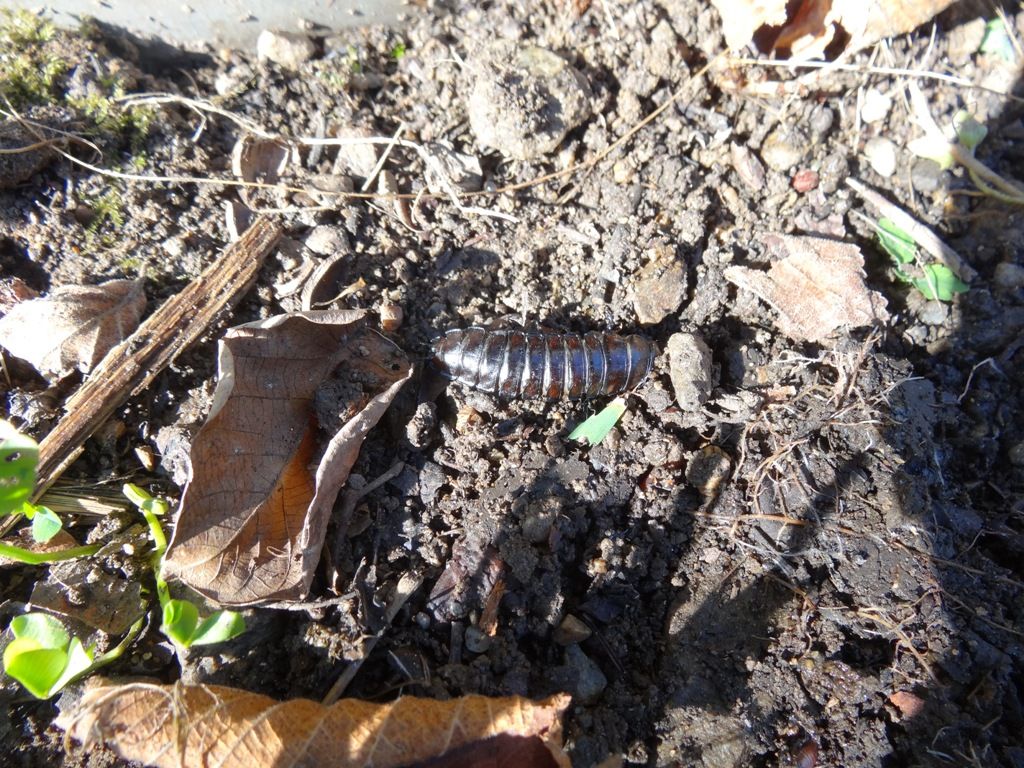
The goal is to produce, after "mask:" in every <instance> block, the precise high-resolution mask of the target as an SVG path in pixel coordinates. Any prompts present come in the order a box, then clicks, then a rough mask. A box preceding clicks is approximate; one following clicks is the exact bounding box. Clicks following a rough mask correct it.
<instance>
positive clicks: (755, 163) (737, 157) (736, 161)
mask: <svg viewBox="0 0 1024 768" xmlns="http://www.w3.org/2000/svg"><path fill="white" fill-rule="evenodd" d="M729 159H730V160H731V161H732V167H733V169H734V170H735V171H736V175H737V176H739V177H740V179H741V180H742V181H743V183H744V184H745V185H746V186H747V187H749V188H750V189H752V190H756V191H759V190H763V189H764V166H763V165H762V164H761V161H760V160H758V159H757V155H755V154H754V153H753V152H751V151H750V150H749V149H748V148H747V147H745V146H743V145H742V144H733V145H732V146H731V147H729Z"/></svg>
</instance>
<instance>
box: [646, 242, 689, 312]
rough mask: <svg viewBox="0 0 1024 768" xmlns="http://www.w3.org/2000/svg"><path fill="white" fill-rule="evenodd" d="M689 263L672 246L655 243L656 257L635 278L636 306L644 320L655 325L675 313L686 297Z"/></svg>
mask: <svg viewBox="0 0 1024 768" xmlns="http://www.w3.org/2000/svg"><path fill="white" fill-rule="evenodd" d="M686 283H687V281H686V265H685V264H684V263H682V262H680V261H676V259H675V252H674V249H673V248H670V247H668V246H656V247H655V248H654V256H653V258H652V259H651V260H650V261H649V262H648V263H647V265H646V266H644V267H642V268H641V269H640V270H639V271H638V272H637V273H636V276H635V277H634V279H633V308H634V309H635V310H636V316H637V318H638V319H639V320H640V322H641V323H643V324H645V325H648V324H651V325H653V324H656V323H660V322H661V321H662V320H664V319H665V318H666V317H667V316H668V315H670V314H672V313H673V312H676V311H677V310H678V309H679V308H680V307H681V306H682V305H683V299H684V298H686Z"/></svg>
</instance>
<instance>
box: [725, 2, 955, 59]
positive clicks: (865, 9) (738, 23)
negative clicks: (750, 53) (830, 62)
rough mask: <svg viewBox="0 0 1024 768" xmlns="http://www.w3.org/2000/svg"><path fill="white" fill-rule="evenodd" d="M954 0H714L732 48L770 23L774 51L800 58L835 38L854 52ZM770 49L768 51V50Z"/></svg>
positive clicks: (912, 25) (903, 29) (918, 21)
mask: <svg viewBox="0 0 1024 768" xmlns="http://www.w3.org/2000/svg"><path fill="white" fill-rule="evenodd" d="M953 2H954V0H798V2H795V3H794V2H791V0H712V3H713V4H714V6H715V8H717V9H718V12H719V14H720V15H721V17H722V31H723V32H724V33H725V41H726V44H727V45H728V46H729V48H730V49H731V50H734V51H735V50H739V49H740V48H743V46H745V45H746V44H747V43H749V42H750V41H751V40H752V39H754V37H755V35H756V34H757V33H758V32H759V31H761V30H762V29H764V28H773V29H774V31H775V32H776V33H777V35H776V36H775V37H774V39H772V40H771V45H770V48H771V50H775V51H778V50H789V51H790V52H791V56H792V58H794V59H809V58H813V57H817V56H821V55H822V54H823V53H824V52H825V49H826V48H828V47H829V46H830V45H831V44H832V43H833V42H836V41H845V43H844V45H843V52H844V53H847V54H849V53H854V52H856V51H859V50H860V49H862V48H865V47H867V46H869V45H872V44H874V43H876V42H877V41H878V40H881V39H882V38H883V37H892V36H894V35H902V34H904V33H906V32H911V31H913V30H914V29H916V28H917V27H919V26H921V25H922V24H924V23H925V22H926V21H929V20H930V19H932V18H933V17H934V16H937V15H938V14H939V13H941V12H942V11H944V10H945V9H946V8H948V7H949V6H950V5H952V4H953ZM765 52H767V50H766V51H765Z"/></svg>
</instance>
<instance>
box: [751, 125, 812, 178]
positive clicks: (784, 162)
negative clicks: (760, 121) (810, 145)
mask: <svg viewBox="0 0 1024 768" xmlns="http://www.w3.org/2000/svg"><path fill="white" fill-rule="evenodd" d="M806 148H807V138H806V137H805V136H803V135H802V134H801V133H800V132H799V131H797V130H794V129H792V128H788V127H780V128H776V129H775V130H774V131H772V132H771V133H770V134H768V137H767V138H766V139H765V140H764V144H762V145H761V159H762V160H764V162H765V164H766V165H767V166H768V167H769V168H771V169H773V170H776V171H788V170H789V169H790V168H792V167H793V166H795V165H796V164H797V163H799V162H800V160H801V159H802V158H803V156H804V152H805V151H806Z"/></svg>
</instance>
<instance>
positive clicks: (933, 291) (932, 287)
mask: <svg viewBox="0 0 1024 768" xmlns="http://www.w3.org/2000/svg"><path fill="white" fill-rule="evenodd" d="M913 282H914V287H915V288H917V290H919V291H920V292H921V293H922V294H924V297H925V298H926V299H928V300H929V301H934V300H936V299H938V300H939V301H952V300H953V296H954V295H955V294H958V293H964V292H965V291H966V290H967V289H968V287H969V286H968V285H967V283H965V282H964V281H963V280H960V279H959V278H958V277H957V276H956V275H954V274H953V272H952V270H950V268H949V267H947V266H946V265H945V264H928V265H927V266H925V268H924V277H917V278H914V281H913Z"/></svg>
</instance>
